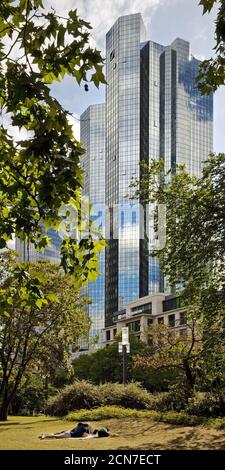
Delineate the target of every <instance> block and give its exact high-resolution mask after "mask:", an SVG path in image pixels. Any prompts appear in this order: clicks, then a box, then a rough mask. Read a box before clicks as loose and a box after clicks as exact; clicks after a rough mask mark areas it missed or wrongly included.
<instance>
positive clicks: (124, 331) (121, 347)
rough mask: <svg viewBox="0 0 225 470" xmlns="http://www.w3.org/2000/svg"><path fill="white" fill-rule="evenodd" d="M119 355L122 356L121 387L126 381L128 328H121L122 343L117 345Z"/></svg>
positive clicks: (128, 344) (128, 345)
mask: <svg viewBox="0 0 225 470" xmlns="http://www.w3.org/2000/svg"><path fill="white" fill-rule="evenodd" d="M118 349H119V353H122V355H123V385H125V384H126V381H127V353H129V352H130V343H129V329H128V327H127V326H126V327H124V328H122V342H121V343H118Z"/></svg>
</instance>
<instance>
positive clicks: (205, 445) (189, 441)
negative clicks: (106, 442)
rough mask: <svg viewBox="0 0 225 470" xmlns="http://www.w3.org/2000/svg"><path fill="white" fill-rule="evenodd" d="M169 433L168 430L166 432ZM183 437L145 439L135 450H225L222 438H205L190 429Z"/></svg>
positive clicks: (123, 448) (124, 448)
mask: <svg viewBox="0 0 225 470" xmlns="http://www.w3.org/2000/svg"><path fill="white" fill-rule="evenodd" d="M168 431H169V430H168ZM182 434H183V435H181V436H178V437H175V438H173V437H172V436H171V438H169V439H167V440H166V441H165V442H162V441H158V442H157V440H155V439H152V440H151V438H150V437H149V436H146V437H147V442H145V443H144V444H143V443H142V444H140V445H136V447H135V449H136V450H225V437H224V436H215V435H214V436H210V437H211V438H210V437H207V435H206V436H204V435H202V434H200V435H199V434H198V432H197V431H195V430H193V429H191V430H190V431H184V432H183V433H182ZM128 449H130V447H129V446H121V447H118V449H117V450H128Z"/></svg>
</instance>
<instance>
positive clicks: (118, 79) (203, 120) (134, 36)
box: [16, 13, 213, 350]
mask: <svg viewBox="0 0 225 470" xmlns="http://www.w3.org/2000/svg"><path fill="white" fill-rule="evenodd" d="M199 63H200V62H199V60H197V59H196V58H195V57H193V56H192V55H191V52H190V44H189V43H188V42H187V41H184V40H182V39H176V40H175V41H174V42H173V43H172V44H171V45H169V46H162V45H161V44H156V43H155V42H153V41H149V40H147V38H146V30H145V26H144V23H143V20H142V17H141V14H140V13H137V14H133V15H127V16H122V17H120V18H119V19H118V20H117V21H116V22H115V24H114V25H113V26H112V28H111V29H110V30H109V31H108V33H107V35H106V80H107V85H106V102H105V103H103V104H96V105H92V106H89V107H88V108H87V109H86V111H84V113H83V114H82V116H81V119H80V121H81V141H82V144H83V146H84V148H85V153H84V155H83V156H82V162H81V164H82V167H83V169H84V195H85V196H86V197H87V198H88V199H89V201H90V203H92V205H93V215H92V217H93V219H94V220H96V223H97V224H98V226H99V227H100V228H101V229H102V231H103V234H104V236H105V238H106V239H107V242H108V245H107V247H106V249H105V251H104V252H103V253H102V254H101V255H100V258H99V272H100V273H101V274H100V276H99V277H98V279H97V282H96V283H92V282H89V285H88V287H87V291H86V292H85V295H87V296H88V297H90V298H91V299H92V304H90V305H89V306H88V313H89V315H90V317H91V319H92V328H91V332H90V336H91V337H96V336H98V337H99V338H100V340H99V343H101V338H102V334H101V333H102V330H103V328H104V327H110V326H111V325H112V324H113V317H114V316H116V314H117V312H118V311H121V310H123V309H124V308H125V307H126V305H127V303H128V302H131V301H133V300H137V299H138V298H140V297H144V296H147V295H148V294H154V293H158V292H163V290H164V289H165V286H164V280H163V278H162V276H161V275H160V269H159V263H158V260H157V258H153V257H149V251H150V241H151V230H150V222H149V217H148V214H147V210H146V207H144V208H143V207H142V206H140V204H139V201H135V200H131V199H130V198H129V197H128V196H129V191H130V189H129V185H130V182H131V180H132V178H136V179H139V178H140V176H141V175H140V162H141V161H144V162H146V163H148V162H149V161H151V160H152V159H156V160H158V159H159V158H162V159H164V162H165V168H166V170H169V169H172V170H173V169H174V170H175V167H176V164H184V165H185V166H186V168H187V169H188V172H189V173H190V174H191V175H197V176H200V175H201V172H202V166H203V162H204V160H206V159H207V157H208V154H209V153H210V152H211V151H213V96H212V95H208V96H201V95H200V93H199V91H198V89H197V87H196V75H197V72H198V68H199ZM48 235H49V236H50V237H51V240H52V247H51V248H48V249H47V250H46V252H45V253H44V254H41V253H39V254H38V255H37V254H36V253H34V247H32V246H29V259H30V261H32V260H33V259H35V258H37V257H40V258H50V259H52V260H53V261H57V260H58V259H59V248H60V244H61V239H60V236H59V234H58V233H56V232H54V231H53V230H52V231H50V232H48ZM16 249H17V251H18V252H19V253H20V258H21V259H22V260H24V259H27V254H26V250H27V247H26V244H24V243H21V242H20V241H19V240H16ZM92 344H93V342H92V341H90V343H88V344H86V345H84V349H85V348H86V349H88V350H91V349H93V346H92Z"/></svg>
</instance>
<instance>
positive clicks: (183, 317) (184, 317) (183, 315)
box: [180, 312, 187, 325]
mask: <svg viewBox="0 0 225 470" xmlns="http://www.w3.org/2000/svg"><path fill="white" fill-rule="evenodd" d="M186 324H187V315H186V312H181V313H180V325H186Z"/></svg>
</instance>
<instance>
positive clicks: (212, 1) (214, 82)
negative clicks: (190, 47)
mask: <svg viewBox="0 0 225 470" xmlns="http://www.w3.org/2000/svg"><path fill="white" fill-rule="evenodd" d="M199 5H202V7H203V14H206V13H210V12H211V10H212V8H213V7H214V6H217V7H218V11H217V18H216V22H215V24H216V27H215V39H216V45H215V48H214V49H215V56H214V57H212V58H211V59H207V60H204V61H203V62H202V64H201V66H200V70H199V74H198V76H197V81H198V87H199V89H200V91H201V92H202V94H210V93H212V92H214V91H216V90H217V89H218V88H219V87H220V86H221V85H224V84H225V2H224V0H200V1H199Z"/></svg>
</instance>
